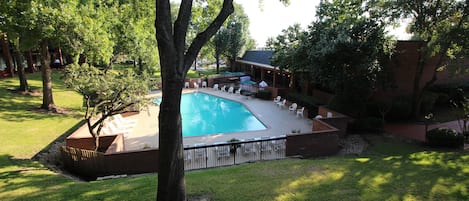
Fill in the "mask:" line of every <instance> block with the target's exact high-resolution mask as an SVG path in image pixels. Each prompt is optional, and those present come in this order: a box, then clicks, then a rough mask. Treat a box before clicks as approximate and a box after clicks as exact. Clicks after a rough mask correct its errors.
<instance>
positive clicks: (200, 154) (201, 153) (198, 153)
mask: <svg viewBox="0 0 469 201" xmlns="http://www.w3.org/2000/svg"><path fill="white" fill-rule="evenodd" d="M204 145H205V144H204V143H200V144H194V146H196V147H198V146H204ZM205 149H206V148H198V149H194V158H195V160H204V159H206V157H205Z"/></svg>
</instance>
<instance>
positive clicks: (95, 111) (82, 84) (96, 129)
mask: <svg viewBox="0 0 469 201" xmlns="http://www.w3.org/2000/svg"><path fill="white" fill-rule="evenodd" d="M65 75H66V79H65V83H66V84H67V86H69V87H71V88H73V89H74V90H76V91H77V92H78V93H80V94H82V95H83V98H84V103H85V105H86V112H85V116H84V119H85V120H86V124H87V126H88V130H89V132H90V134H91V135H92V137H93V138H94V140H95V150H99V148H100V147H99V136H100V134H101V131H102V129H103V127H104V125H105V122H106V119H107V118H108V117H111V116H113V115H115V114H120V113H122V112H123V111H126V110H129V108H130V107H135V108H141V107H143V106H144V105H145V103H146V102H145V99H144V96H145V94H146V93H147V92H148V79H147V77H145V76H142V75H137V74H135V73H134V72H132V71H124V72H121V73H113V72H110V71H109V72H106V73H105V71H102V70H99V69H98V68H96V67H93V66H90V65H88V64H86V63H85V64H83V65H81V66H80V65H78V64H71V65H69V66H67V69H66V74H65Z"/></svg>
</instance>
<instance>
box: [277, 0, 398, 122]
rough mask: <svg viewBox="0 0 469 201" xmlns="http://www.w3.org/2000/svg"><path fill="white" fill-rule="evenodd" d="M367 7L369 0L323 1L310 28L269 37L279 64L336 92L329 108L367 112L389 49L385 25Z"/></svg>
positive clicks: (351, 112)
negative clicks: (369, 99) (366, 0)
mask: <svg viewBox="0 0 469 201" xmlns="http://www.w3.org/2000/svg"><path fill="white" fill-rule="evenodd" d="M364 5H366V3H365V1H349V0H333V1H321V3H320V6H319V7H318V11H317V13H316V16H317V21H315V22H313V23H312V24H311V25H310V26H309V30H308V32H303V31H301V28H300V27H299V25H294V26H291V27H289V28H288V29H286V30H284V31H283V33H282V34H281V35H279V36H278V37H277V38H276V39H270V40H269V41H268V46H270V47H271V48H273V49H274V55H273V58H272V60H273V63H274V64H275V65H278V66H279V67H280V68H281V69H282V68H286V69H289V70H291V71H293V72H294V71H297V70H301V72H302V75H303V76H305V75H307V76H309V78H312V79H306V80H312V81H313V82H314V83H315V84H316V85H319V86H322V87H323V88H327V89H331V90H334V91H335V97H334V99H333V102H332V103H331V104H332V105H330V106H333V107H335V109H337V110H339V111H342V112H346V113H349V114H355V115H360V112H361V111H365V109H364V108H365V105H364V104H365V102H366V100H367V98H368V97H369V96H370V95H371V91H372V88H373V87H374V86H375V84H376V82H377V80H378V77H379V76H380V74H381V73H384V72H385V71H384V70H383V69H384V66H383V62H382V61H383V58H386V55H388V53H389V49H390V45H389V44H390V43H389V40H388V38H386V37H385V31H384V28H385V26H386V23H384V22H383V21H382V20H383V18H382V17H380V16H378V15H375V14H374V13H373V15H371V14H370V12H369V9H368V7H367V6H364ZM305 58H307V59H305ZM356 112H358V114H357V113H356Z"/></svg>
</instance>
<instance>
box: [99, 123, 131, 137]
mask: <svg viewBox="0 0 469 201" xmlns="http://www.w3.org/2000/svg"><path fill="white" fill-rule="evenodd" d="M131 132H132V129H119V128H117V127H116V126H115V125H114V124H113V123H107V124H106V125H105V127H104V128H103V133H104V134H106V135H117V134H123V135H124V137H127V136H128V135H129V134H130V133H131Z"/></svg>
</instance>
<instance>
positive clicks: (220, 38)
mask: <svg viewBox="0 0 469 201" xmlns="http://www.w3.org/2000/svg"><path fill="white" fill-rule="evenodd" d="M228 38H229V35H228V30H226V28H223V27H222V28H221V29H220V30H218V32H217V33H216V34H215V36H214V37H213V40H212V44H213V47H214V51H213V52H214V57H215V63H216V70H217V74H218V73H220V57H221V56H222V55H223V53H224V52H226V50H227V49H228V45H229V40H228Z"/></svg>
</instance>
